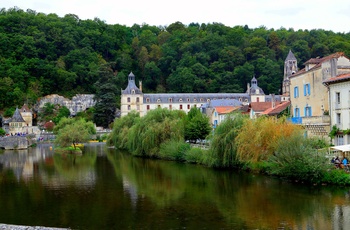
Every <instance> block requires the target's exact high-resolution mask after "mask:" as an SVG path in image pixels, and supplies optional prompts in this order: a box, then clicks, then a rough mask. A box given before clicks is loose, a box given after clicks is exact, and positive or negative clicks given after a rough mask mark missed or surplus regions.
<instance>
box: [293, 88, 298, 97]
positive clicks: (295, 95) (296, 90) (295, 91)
mask: <svg viewBox="0 0 350 230" xmlns="http://www.w3.org/2000/svg"><path fill="white" fill-rule="evenodd" d="M297 97H299V88H298V86H295V87H294V98H297Z"/></svg>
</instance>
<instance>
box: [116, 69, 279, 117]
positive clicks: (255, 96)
mask: <svg viewBox="0 0 350 230" xmlns="http://www.w3.org/2000/svg"><path fill="white" fill-rule="evenodd" d="M139 85H140V87H137V86H136V83H135V75H134V74H133V73H130V74H129V76H128V86H127V87H126V88H125V89H124V90H122V92H121V116H125V115H127V114H128V113H129V112H131V111H137V112H139V113H140V116H144V115H145V114H146V113H147V112H148V111H149V110H152V109H156V108H167V109H170V110H173V109H175V110H183V111H185V112H186V113H187V112H188V111H190V109H191V108H193V107H197V108H200V107H202V106H204V105H205V104H207V103H210V102H211V101H212V100H219V99H221V100H222V99H225V100H237V101H239V102H241V103H242V105H249V104H250V103H251V102H272V101H283V100H285V99H286V97H283V96H280V95H265V94H264V91H263V90H262V89H261V88H260V87H259V86H258V81H257V79H256V78H255V77H253V79H252V80H251V85H249V84H248V87H247V91H246V92H245V93H149V94H146V93H145V94H144V93H143V92H142V84H141V83H140V84H139Z"/></svg>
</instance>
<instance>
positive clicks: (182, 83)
mask: <svg viewBox="0 0 350 230" xmlns="http://www.w3.org/2000/svg"><path fill="white" fill-rule="evenodd" d="M290 49H291V50H292V51H293V52H294V54H295V56H296V57H297V59H298V65H299V67H302V64H303V63H304V62H305V61H306V60H308V59H309V58H310V57H316V56H325V55H328V54H330V53H334V52H337V51H342V52H344V53H345V54H346V55H349V54H350V33H346V34H345V33H334V32H332V31H325V30H322V29H317V30H316V29H315V30H298V31H294V30H293V29H285V28H280V29H277V30H274V29H266V28H265V27H259V28H255V29H252V28H249V27H248V26H234V27H228V26H225V25H223V24H220V23H212V24H198V23H191V24H189V25H184V24H182V23H181V22H174V23H173V24H170V25H168V26H158V27H157V26H151V25H147V24H143V25H137V24H135V25H133V26H131V27H127V26H124V25H119V24H115V25H109V24H106V23H105V22H104V21H101V20H100V19H98V18H95V19H94V20H90V19H88V20H81V19H79V17H78V16H76V15H74V14H67V15H65V16H64V17H59V16H58V15H56V14H43V13H38V12H35V11H34V10H30V9H28V10H26V11H24V10H22V9H19V8H16V7H15V8H10V9H4V8H3V9H1V10H0V60H1V65H0V94H1V98H0V109H6V108H9V107H11V106H20V105H21V104H23V102H26V103H28V104H34V103H35V102H36V101H37V99H38V98H39V97H41V96H44V95H47V94H53V93H57V94H60V95H62V96H66V97H71V96H73V95H75V94H77V93H96V92H97V90H98V89H97V88H96V84H95V83H96V82H98V81H100V78H101V77H102V76H101V72H100V67H101V65H105V64H106V63H113V65H111V68H112V71H113V73H114V75H115V76H116V78H117V80H116V81H115V88H116V89H121V88H125V87H126V81H127V78H126V76H127V75H128V73H130V71H132V72H133V73H134V74H135V76H136V78H137V79H136V80H137V82H138V81H139V80H141V81H142V82H143V83H144V84H143V91H144V92H145V93H149V92H182V93H186V92H188V93H190V92H193V93H197V92H208V93H209V92H214V93H215V92H244V91H245V90H246V85H247V83H248V82H250V80H251V78H252V76H253V75H255V76H256V77H257V79H258V80H259V84H261V87H262V88H263V89H264V92H265V93H267V94H269V93H275V94H278V93H279V89H280V86H281V82H282V79H283V64H284V60H285V58H286V56H287V54H288V51H289V50H290ZM100 82H101V81H100ZM100 86H101V85H100ZM100 89H101V88H100ZM116 95H118V91H116Z"/></svg>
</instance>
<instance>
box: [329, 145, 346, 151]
mask: <svg viewBox="0 0 350 230" xmlns="http://www.w3.org/2000/svg"><path fill="white" fill-rule="evenodd" d="M330 150H333V151H342V152H350V145H338V146H332V147H330Z"/></svg>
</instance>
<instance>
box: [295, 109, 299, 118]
mask: <svg viewBox="0 0 350 230" xmlns="http://www.w3.org/2000/svg"><path fill="white" fill-rule="evenodd" d="M294 117H300V109H299V108H295V109H294Z"/></svg>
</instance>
